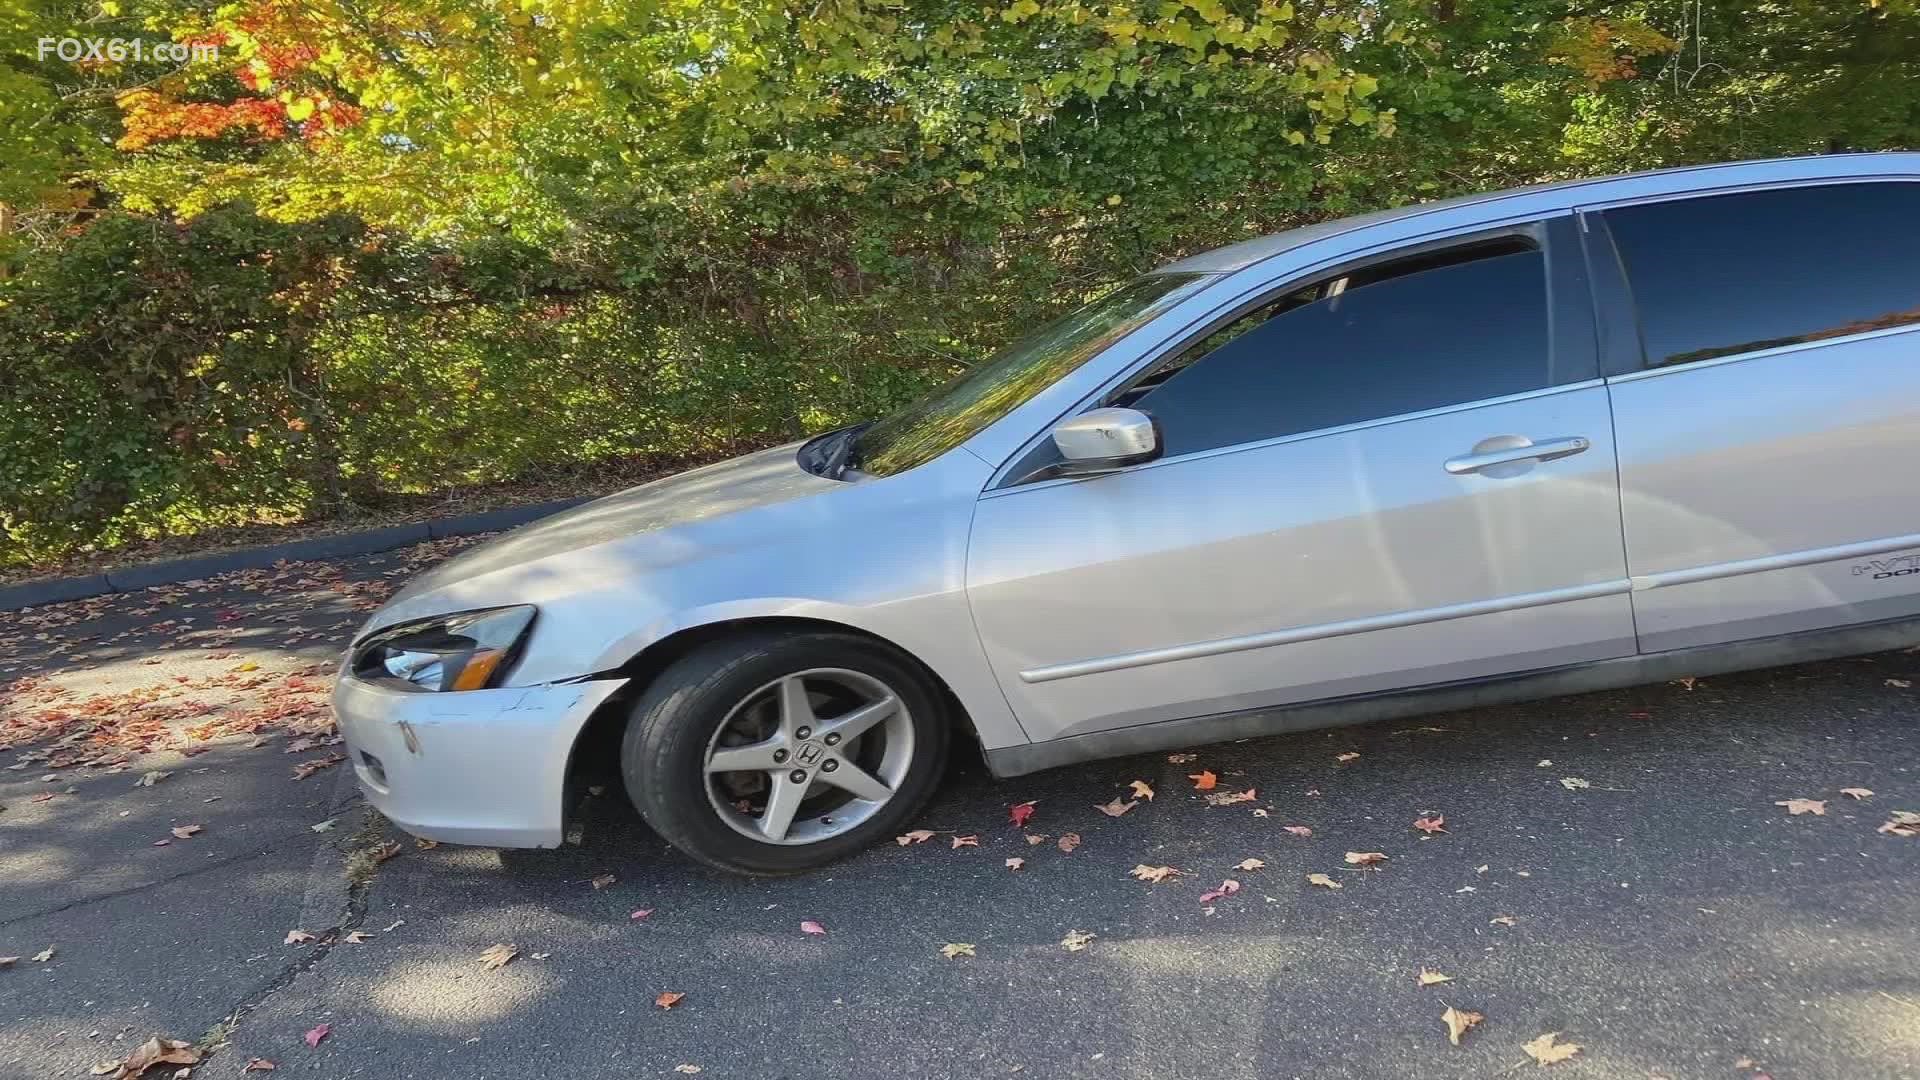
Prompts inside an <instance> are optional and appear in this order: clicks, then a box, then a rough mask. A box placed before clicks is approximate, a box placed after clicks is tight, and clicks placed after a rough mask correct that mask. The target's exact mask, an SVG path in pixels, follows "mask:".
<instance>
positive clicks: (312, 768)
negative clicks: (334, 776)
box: [293, 754, 347, 780]
mask: <svg viewBox="0 0 1920 1080" xmlns="http://www.w3.org/2000/svg"><path fill="white" fill-rule="evenodd" d="M345 760H347V759H346V758H343V757H341V756H340V755H339V754H328V755H327V756H326V757H321V758H314V759H313V760H312V761H303V762H301V763H300V764H298V765H295V766H294V767H293V778H294V779H295V780H305V779H306V778H307V777H309V776H312V775H313V774H314V773H317V772H319V771H320V770H321V769H331V768H332V767H334V766H335V765H338V764H340V763H341V762H343V761H345Z"/></svg>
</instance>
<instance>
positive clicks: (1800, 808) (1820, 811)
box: [1773, 799, 1827, 817]
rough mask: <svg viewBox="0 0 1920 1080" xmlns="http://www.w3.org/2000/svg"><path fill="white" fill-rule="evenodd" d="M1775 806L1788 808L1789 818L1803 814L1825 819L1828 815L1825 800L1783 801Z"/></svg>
mask: <svg viewBox="0 0 1920 1080" xmlns="http://www.w3.org/2000/svg"><path fill="white" fill-rule="evenodd" d="M1773 805H1775V806H1784V807H1786V808H1787V816H1788V817H1799V816H1800V815H1801V814H1812V815H1813V816H1814V817H1825V816H1826V814H1827V803H1826V800H1824V799H1781V800H1779V801H1778V802H1775V803H1774V804H1773Z"/></svg>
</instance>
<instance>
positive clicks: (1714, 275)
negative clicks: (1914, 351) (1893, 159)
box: [1606, 184, 1920, 367]
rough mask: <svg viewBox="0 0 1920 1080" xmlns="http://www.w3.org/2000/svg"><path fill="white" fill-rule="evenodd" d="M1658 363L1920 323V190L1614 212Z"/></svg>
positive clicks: (1726, 200)
mask: <svg viewBox="0 0 1920 1080" xmlns="http://www.w3.org/2000/svg"><path fill="white" fill-rule="evenodd" d="M1606 219H1607V226H1608V228H1609V229H1611V230H1612V232H1613V241H1614V244H1615V246H1616V247H1618V248H1619V251H1620V259H1621V262H1622V263H1624V264H1625V267H1626V272H1627V279H1628V281H1629V282H1630V283H1631V284H1632V286H1633V298H1634V303H1635V304H1636V306H1637V307H1638V308H1639V312H1640V330H1641V335H1642V337H1643V339H1644V341H1645V344H1646V349H1647V361H1648V363H1649V364H1650V365H1651V366H1655V367H1657V366H1659V365H1662V364H1682V363H1686V362H1687V361H1690V360H1709V359H1712V358H1713V357H1716V356H1731V355H1733V354H1735V353H1743V352H1752V351H1754V350H1756V349H1769V348H1774V347H1776V346H1780V345H1792V344H1795V343H1797V342H1802V341H1814V340H1818V339H1820V338H1829V337H1839V336H1841V335H1843V334H1857V333H1860V332H1861V331H1865V330H1876V329H1880V328H1883V327H1889V326H1901V325H1905V324H1908V323H1913V322H1920V193H1917V192H1916V189H1915V186H1914V185H1911V184H1846V185H1840V186H1832V187H1810V188H1789V189H1786V190H1782V191H1759V192H1753V193H1751V194H1746V195H1718V196H1714V197H1712V198H1706V199H1687V200H1683V201H1679V202H1664V203H1653V204H1650V205H1647V206H1632V207H1626V208H1624V209H1620V210H1609V211H1607V212H1606Z"/></svg>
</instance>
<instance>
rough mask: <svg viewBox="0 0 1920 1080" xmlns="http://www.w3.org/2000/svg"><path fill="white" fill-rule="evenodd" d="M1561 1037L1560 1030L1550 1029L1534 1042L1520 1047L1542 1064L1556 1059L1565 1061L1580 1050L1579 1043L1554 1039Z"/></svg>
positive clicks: (1551, 1062) (1549, 1063)
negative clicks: (1561, 1041) (1558, 1041)
mask: <svg viewBox="0 0 1920 1080" xmlns="http://www.w3.org/2000/svg"><path fill="white" fill-rule="evenodd" d="M1559 1037H1560V1033H1559V1032H1557V1031H1549V1032H1547V1033H1546V1034H1545V1035H1542V1036H1540V1037H1539V1038H1537V1039H1535V1040H1533V1041H1532V1042H1530V1043H1526V1044H1524V1045H1523V1046H1521V1047H1520V1049H1522V1050H1525V1051H1526V1052H1527V1056H1528V1057H1530V1058H1532V1059H1533V1060H1535V1061H1537V1062H1539V1063H1540V1064H1542V1065H1551V1064H1553V1063H1554V1062H1556V1061H1565V1060H1567V1059H1568V1058H1570V1057H1572V1056H1573V1055H1575V1054H1577V1053H1579V1052H1580V1044H1579V1043H1556V1042H1554V1040H1555V1039H1558V1038H1559Z"/></svg>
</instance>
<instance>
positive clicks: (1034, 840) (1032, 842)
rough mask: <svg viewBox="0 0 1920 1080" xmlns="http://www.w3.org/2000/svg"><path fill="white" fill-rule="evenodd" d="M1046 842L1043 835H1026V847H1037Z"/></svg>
mask: <svg viewBox="0 0 1920 1080" xmlns="http://www.w3.org/2000/svg"><path fill="white" fill-rule="evenodd" d="M1046 842H1047V837H1046V834H1045V833H1028V834H1027V846H1028V847H1038V846H1039V845H1041V844H1044V843H1046Z"/></svg>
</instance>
